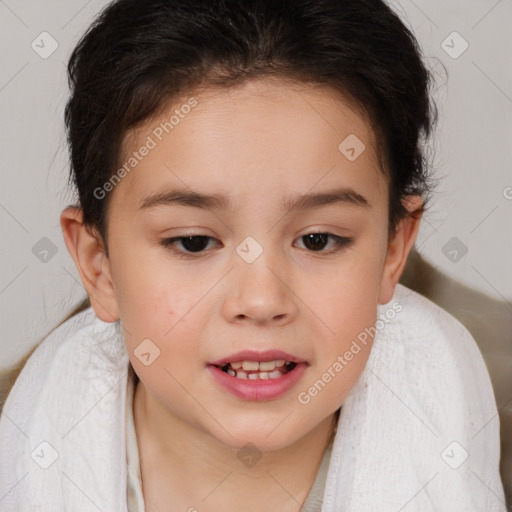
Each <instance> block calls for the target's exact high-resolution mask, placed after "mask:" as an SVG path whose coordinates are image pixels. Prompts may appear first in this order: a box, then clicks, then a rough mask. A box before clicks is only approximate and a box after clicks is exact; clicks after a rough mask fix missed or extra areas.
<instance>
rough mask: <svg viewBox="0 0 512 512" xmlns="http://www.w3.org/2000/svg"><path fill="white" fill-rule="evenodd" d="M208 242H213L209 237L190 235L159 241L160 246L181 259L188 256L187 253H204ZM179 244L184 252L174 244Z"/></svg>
mask: <svg viewBox="0 0 512 512" xmlns="http://www.w3.org/2000/svg"><path fill="white" fill-rule="evenodd" d="M208 240H215V239H214V238H213V237H211V236H206V235H196V234H191V235H187V236H175V237H174V238H165V239H163V240H161V241H160V244H161V245H163V246H164V247H167V248H170V249H171V250H172V251H174V252H175V253H177V254H178V256H179V257H181V258H186V257H187V256H189V254H188V253H190V254H193V253H196V252H201V251H204V249H205V247H206V246H207V245H208ZM177 242H180V243H181V244H182V245H183V247H184V248H185V251H182V250H180V249H177V248H176V243H177Z"/></svg>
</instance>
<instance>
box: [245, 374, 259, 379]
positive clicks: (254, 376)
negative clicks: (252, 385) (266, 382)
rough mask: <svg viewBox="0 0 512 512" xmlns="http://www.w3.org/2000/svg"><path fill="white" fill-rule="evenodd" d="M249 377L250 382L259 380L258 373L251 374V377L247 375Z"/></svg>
mask: <svg viewBox="0 0 512 512" xmlns="http://www.w3.org/2000/svg"><path fill="white" fill-rule="evenodd" d="M247 377H248V379H249V380H256V379H258V378H259V377H258V374H257V373H249V375H247Z"/></svg>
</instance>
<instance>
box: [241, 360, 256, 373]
mask: <svg viewBox="0 0 512 512" xmlns="http://www.w3.org/2000/svg"><path fill="white" fill-rule="evenodd" d="M259 367H260V365H259V363H258V361H242V368H243V369H244V370H245V371H248V370H258V369H259Z"/></svg>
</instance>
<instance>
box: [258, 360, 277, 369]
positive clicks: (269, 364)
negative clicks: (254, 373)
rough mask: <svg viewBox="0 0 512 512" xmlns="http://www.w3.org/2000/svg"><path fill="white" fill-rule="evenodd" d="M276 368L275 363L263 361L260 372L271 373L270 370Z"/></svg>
mask: <svg viewBox="0 0 512 512" xmlns="http://www.w3.org/2000/svg"><path fill="white" fill-rule="evenodd" d="M275 367H276V362H275V361H262V362H261V363H260V370H263V371H269V370H270V371H271V370H273V369H274V368H275Z"/></svg>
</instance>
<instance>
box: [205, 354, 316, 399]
mask: <svg viewBox="0 0 512 512" xmlns="http://www.w3.org/2000/svg"><path fill="white" fill-rule="evenodd" d="M207 368H208V370H209V371H210V372H211V374H212V376H213V378H214V379H215V381H216V382H218V383H219V384H220V385H221V386H222V387H223V388H224V389H226V390H227V391H229V392H230V393H232V394H233V395H235V396H236V397H238V398H242V399H244V400H255V401H264V400H272V399H274V398H278V397H279V396H281V395H283V394H284V393H286V392H287V391H289V390H290V389H291V388H292V387H293V386H294V385H295V384H296V383H297V381H298V380H299V379H300V378H301V377H302V375H303V374H304V372H305V371H306V368H307V363H298V364H297V365H296V366H295V368H294V369H293V370H291V371H289V372H288V373H285V374H284V375H283V376H282V377H278V378H277V379H253V380H250V379H239V378H238V377H233V376H232V375H229V374H227V373H226V372H223V371H222V370H221V369H220V368H217V367H216V366H214V365H211V364H209V365H208V366H207Z"/></svg>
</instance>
